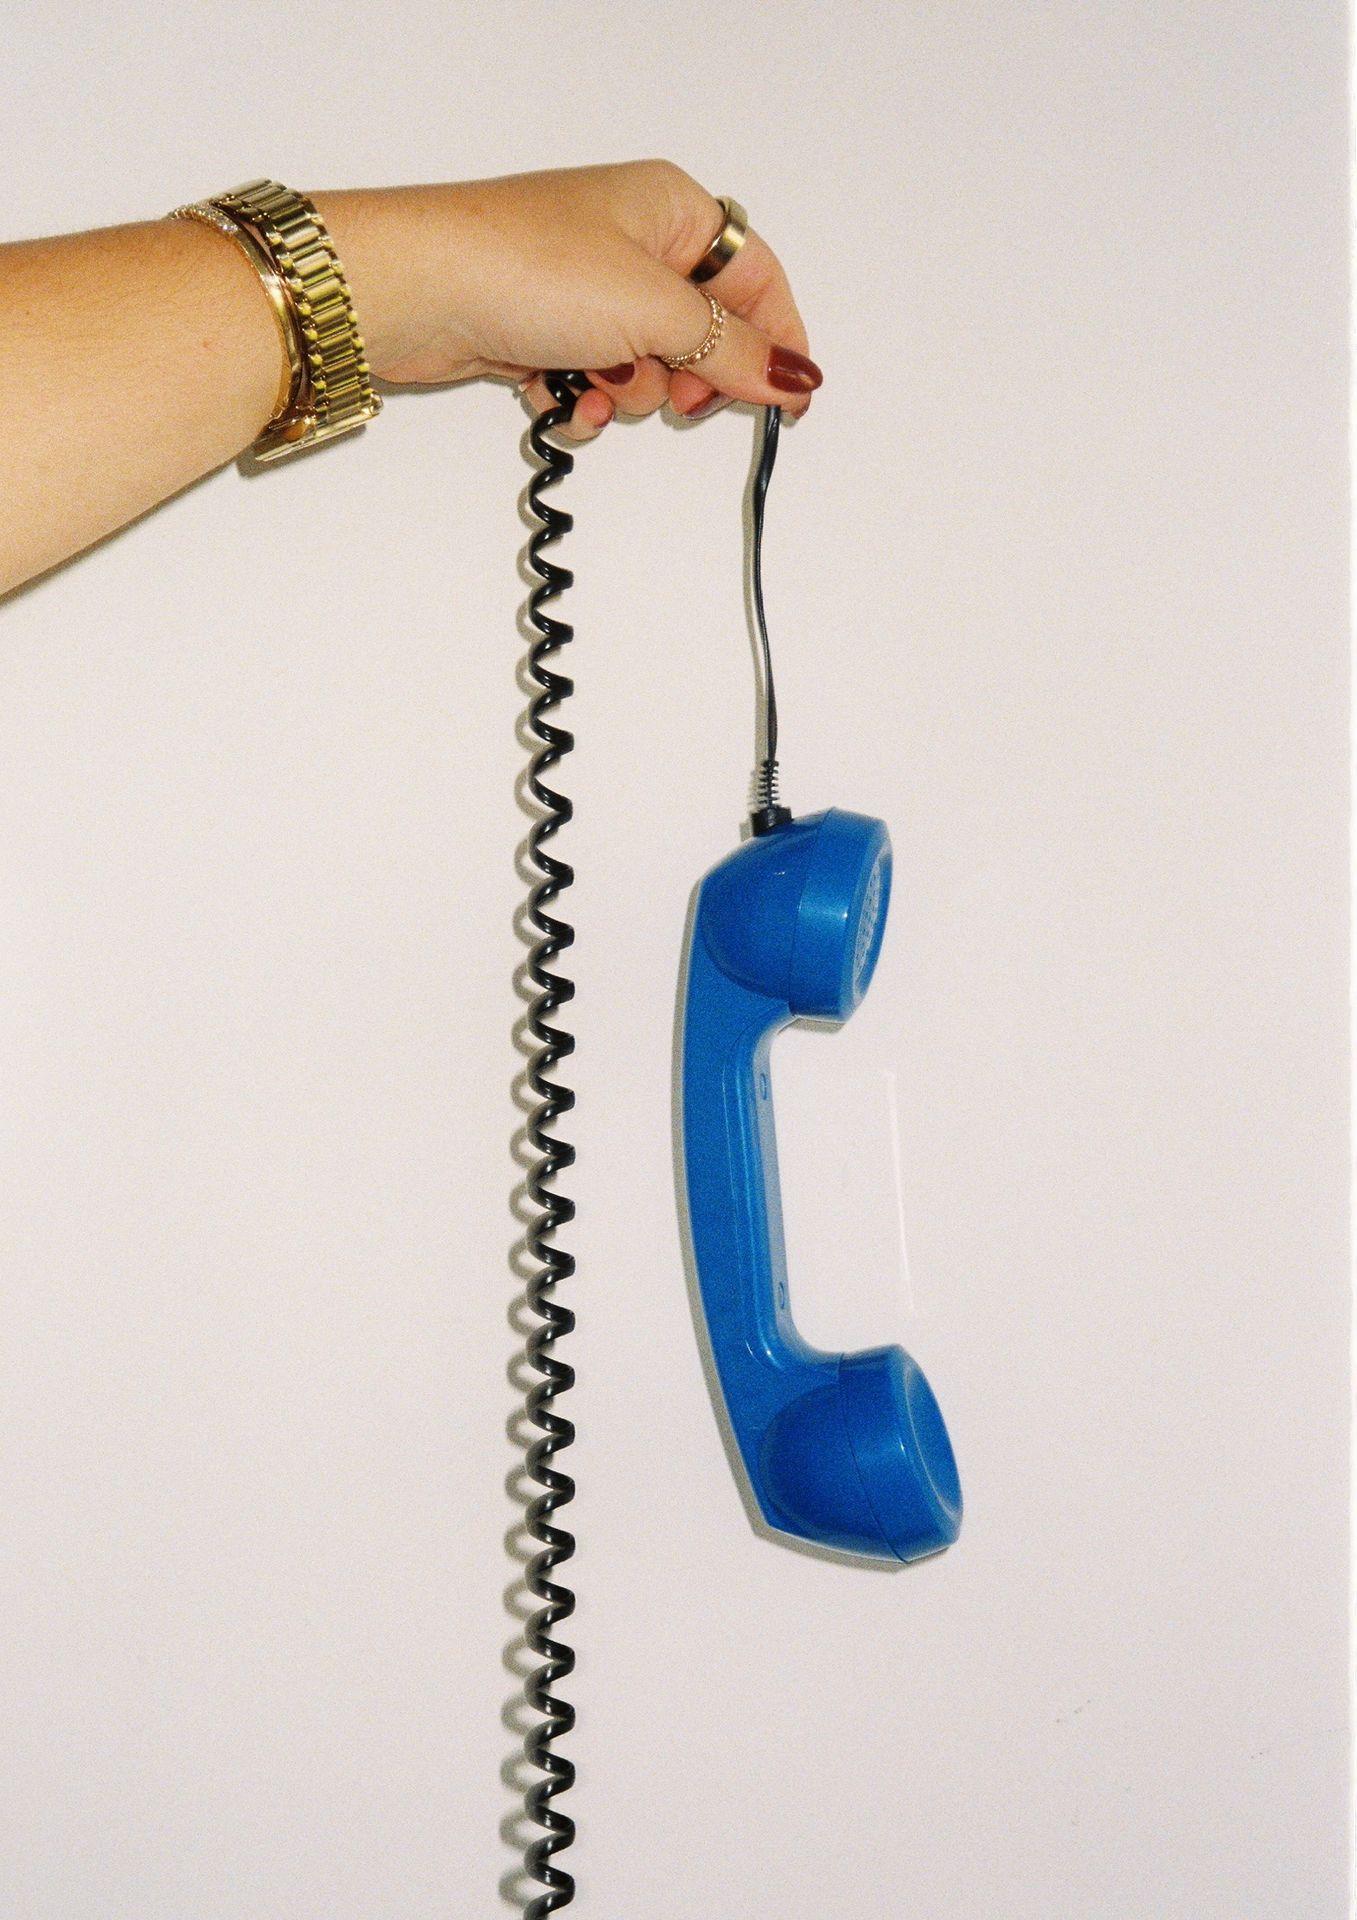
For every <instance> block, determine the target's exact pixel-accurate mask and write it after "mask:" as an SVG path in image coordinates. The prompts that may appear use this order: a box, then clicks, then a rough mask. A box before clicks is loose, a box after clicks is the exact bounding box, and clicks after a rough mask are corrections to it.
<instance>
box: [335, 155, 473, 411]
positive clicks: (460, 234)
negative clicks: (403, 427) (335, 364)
mask: <svg viewBox="0 0 1357 1920" xmlns="http://www.w3.org/2000/svg"><path fill="white" fill-rule="evenodd" d="M310 198H311V200H312V201H313V203H314V204H315V207H316V211H317V212H318V213H319V214H320V216H321V218H322V220H324V222H325V224H326V226H327V228H328V229H329V232H330V237H331V239H332V240H333V241H334V245H335V251H336V253H337V254H338V255H339V258H340V261H341V262H342V264H343V267H344V272H345V274H346V276H347V278H348V282H349V288H350V291H351V293H352V295H353V305H354V312H355V313H356V315H357V317H358V325H359V327H360V329H361V331H362V334H363V340H364V344H365V347H366V351H367V360H368V365H369V366H370V367H371V369H372V372H373V373H374V374H375V375H376V377H377V378H378V379H380V380H389V381H393V382H402V381H412V382H424V381H431V380H436V381H444V380H457V379H461V378H463V377H465V374H466V372H467V371H468V370H470V368H471V366H472V363H473V361H474V358H475V350H474V348H473V347H472V346H471V344H470V341H469V338H468V337H467V329H466V327H465V324H464V322H463V321H462V319H461V317H460V316H461V314H462V312H463V310H464V300H463V297H462V288H463V282H464V277H465V275H466V273H467V270H468V255H469V246H470V242H471V239H472V234H471V225H472V223H471V220H470V217H469V210H468V207H467V205H466V203H465V196H464V189H463V188H461V187H458V186H455V185H447V186H429V187H355V188H344V189H339V190H331V191H326V192H320V193H313V194H311V195H310Z"/></svg>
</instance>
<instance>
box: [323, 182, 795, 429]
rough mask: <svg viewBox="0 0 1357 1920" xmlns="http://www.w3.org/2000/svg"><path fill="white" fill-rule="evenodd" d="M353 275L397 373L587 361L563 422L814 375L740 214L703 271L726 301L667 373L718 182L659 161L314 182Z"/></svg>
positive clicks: (762, 246) (697, 411)
mask: <svg viewBox="0 0 1357 1920" xmlns="http://www.w3.org/2000/svg"><path fill="white" fill-rule="evenodd" d="M313 197H314V199H315V202H316V206H317V208H318V209H319V211H320V213H321V216H322V218H323V219H324V220H325V222H326V225H327V226H328V227H329V229H330V233H331V235H332V237H333V239H334V242H335V247H336V250H337V251H338V254H339V257H340V259H341V260H342V261H343V263H344V267H345V271H346V273H347V274H348V277H349V282H350V286H351V289H352V292H353V299H354V308H355V311H356V313H357V316H358V323H359V325H360V327H361V328H362V330H363V336H364V340H365V343H366V346H367V352H368V359H369V362H370V364H371V367H372V371H373V373H374V374H375V375H377V376H378V377H379V378H380V379H382V380H387V381H392V382H396V383H406V382H410V383H416V384H420V383H433V382H444V381H458V380H473V379H477V378H481V377H491V378H499V379H507V380H513V381H516V382H527V385H526V387H525V391H526V394H527V398H528V400H529V402H530V404H531V405H532V406H533V407H534V408H535V409H536V410H537V411H539V412H541V411H543V410H545V409H546V408H548V407H551V406H553V405H554V404H555V403H554V402H553V401H552V399H551V396H550V394H549V392H548V391H547V388H546V385H545V383H544V381H543V380H542V379H541V378H540V377H538V376H540V372H541V370H542V369H549V368H581V369H587V370H590V380H591V382H592V391H590V392H589V393H586V394H584V395H582V396H581V398H580V400H579V401H578V402H577V403H576V406H575V410H574V416H573V418H572V419H571V420H570V422H569V423H568V424H566V425H565V426H563V427H562V428H561V434H562V437H563V438H567V439H571V440H587V439H592V438H593V437H594V436H595V435H596V434H597V433H598V432H599V431H600V430H601V429H602V427H604V426H606V424H607V423H608V421H609V420H611V419H612V417H613V415H614V413H615V412H617V413H625V414H649V413H654V412H655V411H656V410H657V409H658V408H659V407H661V406H662V405H663V404H664V403H665V401H666V400H667V401H669V402H670V404H671V405H672V406H673V408H674V410H675V411H676V412H677V413H679V414H681V415H683V416H685V417H686V418H688V419H692V418H694V417H704V416H705V415H706V414H707V413H709V412H715V411H716V409H717V407H719V406H721V405H724V404H726V403H727V402H728V401H730V400H747V401H753V402H756V403H757V404H759V405H773V406H781V407H784V408H786V409H787V411H788V412H789V413H790V414H792V415H794V416H795V415H800V414H802V413H804V412H805V410H806V408H807V407H808V406H809V404H810V395H811V393H812V391H813V390H814V389H815V388H816V387H818V386H819V384H820V380H821V374H820V370H819V368H818V367H817V366H816V365H815V364H814V362H813V361H811V360H809V359H807V358H806V348H807V340H806V330H805V328H804V326H803V325H802V323H801V316H800V314H799V313H798V312H797V310H796V303H795V301H794V300H793V299H792V295H791V289H790V287H789V286H788V284H787V277H786V275H785V273H784V272H783V270H782V267H781V265H780V264H779V262H778V260H777V257H776V255H775V254H774V253H773V252H772V251H771V249H770V248H769V246H768V245H767V243H766V242H765V241H764V240H762V239H761V238H760V237H759V235H758V234H757V233H755V232H754V231H753V230H752V228H751V230H750V232H749V234H748V235H747V237H746V240H745V243H744V245H743V246H742V247H741V248H740V250H739V252H738V253H737V254H736V256H735V258H734V259H733V260H732V261H731V262H730V263H729V265H728V266H726V267H724V268H722V270H721V272H720V273H718V274H717V275H716V276H715V278H714V279H712V280H710V281H708V282H706V287H707V288H709V289H710V291H711V292H712V293H713V294H714V295H715V297H716V298H717V299H718V300H720V302H721V304H722V306H724V307H725V308H726V310H727V313H728V315H729V317H728V319H727V321H726V327H725V332H724V334H723V336H722V338H721V340H720V341H719V343H718V344H717V346H716V347H715V348H714V349H713V350H712V352H710V353H709V354H708V355H707V356H706V357H705V358H704V359H703V360H702V362H701V363H700V364H701V372H700V374H699V373H698V372H696V371H694V370H692V369H690V368H680V369H679V370H678V371H677V372H672V373H671V371H670V370H669V368H668V367H666V366H665V365H664V363H663V359H662V358H661V356H662V355H669V356H675V355H678V354H682V353H687V352H690V351H691V350H692V349H693V348H694V347H695V346H697V345H698V344H699V342H700V341H701V340H702V339H703V338H704V336H705V335H706V332H707V329H708V326H709V325H710V321H711V311H710V308H709V307H708V305H707V302H706V299H705V298H704V297H703V296H704V289H701V288H698V287H696V286H694V285H693V284H692V282H691V281H689V280H688V279H687V277H686V276H687V275H688V273H689V272H690V270H691V269H692V268H693V267H694V266H695V265H696V263H697V262H698V261H699V260H700V259H701V258H702V256H703V254H704V253H705V252H706V251H707V248H708V247H709V246H710V245H711V242H712V240H713V238H714V237H715V235H716V233H717V232H718V231H719V230H720V227H721V222H722V210H721V207H720V204H719V202H718V201H717V200H716V198H715V196H714V195H712V194H710V193H708V192H707V191H706V189H705V188H703V187H700V186H699V185H698V184H697V182H696V181H695V180H692V179H690V178H689V176H688V175H687V174H686V173H684V172H683V170H682V169H681V168H680V167H676V166H673V165H671V164H670V162H668V161H664V160H639V161H629V162H626V163H624V164H621V165H616V166H599V167H576V168H571V169H568V170H562V171H556V172H549V173H524V174H513V175H509V176H507V177H505V178H502V179H497V180H476V181H467V182H464V183H459V184H455V185H448V186H428V187H393V188H382V189H369V190H361V191H356V192H344V193H317V194H315V195H314V196H313Z"/></svg>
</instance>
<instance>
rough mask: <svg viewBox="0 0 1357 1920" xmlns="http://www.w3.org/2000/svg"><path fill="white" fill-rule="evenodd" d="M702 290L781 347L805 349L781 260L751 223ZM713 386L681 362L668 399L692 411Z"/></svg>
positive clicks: (803, 330)
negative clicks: (730, 257) (735, 250)
mask: <svg viewBox="0 0 1357 1920" xmlns="http://www.w3.org/2000/svg"><path fill="white" fill-rule="evenodd" d="M702 290H703V292H704V293H705V292H708V291H710V292H711V293H712V294H714V295H715V297H716V298H717V299H718V300H719V301H720V302H721V305H722V306H723V307H728V308H729V309H730V311H731V312H732V313H738V314H739V315H740V317H741V318H742V319H745V320H748V321H749V322H750V324H751V325H752V326H755V327H757V328H758V330H759V332H760V333H765V334H767V336H768V338H769V339H770V340H773V341H776V343H777V344H778V345H779V346H784V347H791V348H792V349H793V351H794V352H796V353H805V352H806V351H807V350H808V348H809V345H810V342H809V339H808V337H807V334H806V328H805V323H804V321H803V320H802V318H801V314H800V311H799V309H798V307H797V304H796V301H795V300H794V299H793V297H792V289H791V285H790V283H789V281H788V279H787V275H786V273H785V271H784V270H783V266H782V262H781V261H780V260H779V259H778V257H777V255H776V254H775V253H774V252H773V249H772V248H771V247H770V246H769V245H768V242H767V241H766V240H765V239H764V238H763V236H762V235H761V234H759V233H756V232H755V231H754V229H753V227H750V228H749V230H748V232H747V233H746V234H745V238H744V245H743V246H742V247H741V248H740V250H739V252H738V253H737V254H736V255H735V257H734V259H733V260H730V261H728V262H727V263H726V265H725V266H724V267H722V268H721V271H720V272H719V273H716V274H713V276H712V278H711V279H710V280H705V281H704V282H703V283H702ZM711 391H712V389H711V387H710V386H709V385H708V383H707V382H706V381H705V380H703V379H702V378H701V377H700V376H699V375H698V374H696V373H693V372H690V371H689V369H688V368H686V367H680V368H679V369H678V371H677V372H676V373H675V374H674V376H673V378H672V379H671V381H670V383H669V392H670V398H671V401H672V403H673V405H674V406H675V407H676V408H677V409H678V411H679V412H680V413H690V412H691V411H692V409H693V408H694V407H696V406H699V405H700V404H701V402H702V401H703V400H705V399H706V398H707V396H708V395H709V394H710V393H711Z"/></svg>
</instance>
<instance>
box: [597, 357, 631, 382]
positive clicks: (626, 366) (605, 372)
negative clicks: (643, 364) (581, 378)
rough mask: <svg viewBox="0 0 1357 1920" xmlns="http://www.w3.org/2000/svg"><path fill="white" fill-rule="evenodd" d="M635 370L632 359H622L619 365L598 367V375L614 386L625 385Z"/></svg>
mask: <svg viewBox="0 0 1357 1920" xmlns="http://www.w3.org/2000/svg"><path fill="white" fill-rule="evenodd" d="M635 371H636V362H635V361H634V360H624V361H623V362H622V364H621V366H620V367H600V368H599V370H598V377H599V379H600V380H607V381H609V382H610V383H611V384H612V385H613V386H614V387H625V386H626V384H627V382H628V380H630V378H631V376H632V375H633V374H634V373H635Z"/></svg>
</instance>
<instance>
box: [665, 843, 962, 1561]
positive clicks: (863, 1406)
mask: <svg viewBox="0 0 1357 1920" xmlns="http://www.w3.org/2000/svg"><path fill="white" fill-rule="evenodd" d="M890 880H891V854H890V840H889V837H888V835H887V833H886V828H885V825H884V823H883V822H882V821H880V820H871V819H868V818H866V817H865V816H864V815H862V814H857V813H845V812H841V811H840V810H839V809H837V808H831V809H830V810H829V811H828V812H826V813H821V814H815V815H813V816H811V817H810V818H808V819H805V820H794V821H791V822H790V823H788V824H787V825H786V826H783V827H779V828H777V829H776V830H775V831H774V832H772V833H769V834H765V835H764V836H762V837H761V838H758V839H752V840H748V841H746V842H745V843H744V844H743V845H742V846H740V847H738V848H737V849H736V851H735V852H734V853H732V854H730V855H729V856H728V857H727V858H726V859H725V860H723V861H721V863H720V864H719V866H716V867H713V869H712V870H711V872H710V873H709V874H708V875H707V876H706V878H705V879H704V880H703V882H702V885H701V888H700V889H699V893H698V901H697V909H696V912H695V914H694V916H693V923H692V928H691V932H690V936H689V944H688V952H687V974H686V981H685V985H684V993H683V1048H682V1058H683V1102H682V1131H683V1166H684V1177H685V1178H684V1184H685V1190H686V1201H687V1212H688V1227H689V1233H690V1237H691V1243H692V1250H693V1257H694V1260H695V1263H696V1267H697V1277H698V1282H699V1286H700V1288H701V1294H702V1305H703V1309H704V1313H705V1317H706V1323H707V1333H708V1337H709V1339H710V1342H711V1351H712V1357H713V1359H714V1361H715V1364H716V1370H717V1373H718V1376H719V1378H720V1383H721V1391H722V1394H723V1396H724V1399H725V1403H726V1411H727V1413H728V1415H729V1419H730V1425H731V1430H732V1432H733V1435H734V1438H735V1441H736V1444H737V1446H738V1448H739V1451H740V1457H741V1459H742V1461H743V1463H744V1469H745V1472H746V1474H747V1476H748V1480H749V1485H750V1489H751V1491H752V1493H753V1495H754V1498H755V1500H756V1501H757V1503H758V1507H759V1511H760V1512H761V1513H762V1514H763V1517H764V1519H765V1520H766V1521H767V1522H768V1524H769V1525H770V1526H772V1527H775V1528H777V1529H778V1530H779V1531H781V1532H783V1533H788V1534H793V1535H795V1536H796V1537H797V1538H799V1539H802V1540H809V1541H813V1542H815V1543H816V1544H818V1545H821V1546H826V1547H833V1548H837V1549H838V1550H840V1551H841V1552H846V1553H854V1554H862V1555H865V1556H867V1557H869V1558H873V1559H890V1558H892V1557H895V1558H898V1559H900V1560H916V1559H919V1558H920V1557H921V1556H922V1555H924V1554H929V1553H936V1552H937V1551H938V1550H939V1549H940V1548H942V1547H946V1546H949V1545H950V1544H951V1542H952V1541H953V1540H955V1539H956V1536H957V1532H958V1529H959V1528H960V1525H961V1487H960V1483H959V1481H958V1479H957V1470H956V1462H955V1459H954V1458H953V1455H952V1447H951V1442H950V1441H949V1439H948V1437H947V1429H946V1426H945V1425H944V1423H943V1418H942V1414H941V1413H940V1411H939V1409H938V1404H937V1401H936V1400H935V1399H934V1398H933V1394H932V1390H931V1389H930V1387H929V1385H928V1382H927V1381H926V1380H925V1378H924V1376H923V1374H922V1373H921V1372H920V1370H919V1368H918V1367H917V1366H916V1365H915V1364H914V1362H913V1360H911V1359H910V1357H909V1355H908V1354H907V1353H905V1352H904V1350H903V1349H902V1348H900V1347H875V1348H872V1349H870V1350H868V1351H866V1352H863V1353H844V1354H837V1353H822V1352H820V1351H818V1350H817V1349H815V1348H813V1347H811V1346H809V1345H808V1344H807V1343H806V1341H804V1340H803V1339H802V1338H801V1336H800V1334H798V1332H797V1331H796V1327H795V1325H794V1324H793V1321H792V1317H791V1311H790V1308H789V1305H788V1295H787V1259H786V1249H785V1246H784V1242H783V1232H782V1200H781V1192H780V1188H779V1185H778V1170H777V1145H776V1139H775V1136H774V1131H773V1101H772V1087H771V1082H770V1071H769V1054H770V1051H771V1047H772V1041H773V1036H774V1035H775V1034H776V1033H777V1032H778V1031H779V1030H780V1029H781V1028H783V1027H785V1026H786V1025H788V1023H789V1022H790V1021H792V1020H795V1019H798V1018H813V1019H818V1020H835V1021H843V1020H846V1019H847V1018H848V1016H849V1014H850V1013H851V1012H852V1011H853V1009H854V1007H856V1006H857V1004H858V1002H859V1001H860V1000H861V998H862V996H863V994H864V993H865V992H866V991H867V987H868V985H869V984H870V982H871V977H872V971H873V969H874V967H875V965H876V960H877V955H878V953H879V952H880V949H881V935H882V932H883V930H884V926H885V920H886V909H887V906H888V904H889V900H890Z"/></svg>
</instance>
